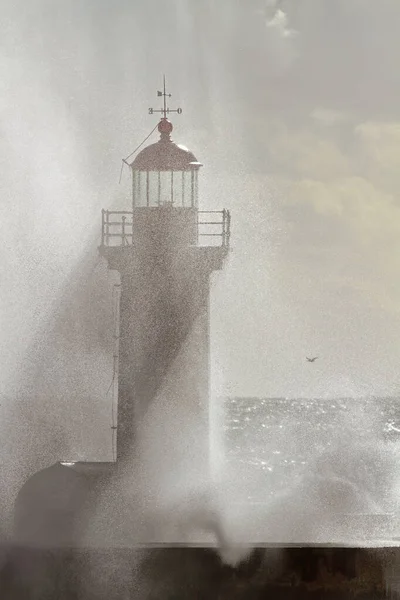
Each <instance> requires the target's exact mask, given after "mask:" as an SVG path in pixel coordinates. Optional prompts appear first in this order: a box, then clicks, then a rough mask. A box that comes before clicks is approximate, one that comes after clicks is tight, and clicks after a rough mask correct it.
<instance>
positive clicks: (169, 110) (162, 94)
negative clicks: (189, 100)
mask: <svg viewBox="0 0 400 600" xmlns="http://www.w3.org/2000/svg"><path fill="white" fill-rule="evenodd" d="M157 96H158V97H159V98H164V107H163V108H159V109H156V108H149V115H153V114H154V113H162V115H163V118H164V119H166V118H167V115H168V114H169V113H172V112H176V113H178V115H180V114H182V109H181V108H174V109H172V108H168V107H167V98H171V94H167V92H166V88H165V75H164V91H162V92H160V91H158V92H157Z"/></svg>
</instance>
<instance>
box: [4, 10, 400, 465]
mask: <svg viewBox="0 0 400 600" xmlns="http://www.w3.org/2000/svg"><path fill="white" fill-rule="evenodd" d="M0 5H1V10H2V15H3V18H2V24H1V25H0V28H1V32H0V33H1V35H0V163H1V173H2V177H1V180H0V198H1V199H0V233H1V239H2V243H1V245H0V261H1V265H2V277H1V280H0V286H1V294H0V335H1V340H2V344H1V347H0V360H1V364H2V369H1V375H0V392H1V394H2V398H3V399H2V402H1V406H0V412H1V413H2V422H3V423H4V424H5V425H4V430H3V436H5V437H6V438H7V440H9V443H10V444H11V446H12V447H14V446H15V447H17V446H18V448H19V450H18V452H21V456H22V455H24V456H25V458H24V460H25V459H26V454H27V452H28V451H29V453H31V454H32V455H34V454H35V452H36V453H37V452H43V453H44V454H43V456H42V457H41V460H43V461H44V462H45V461H46V460H47V459H48V457H47V455H45V452H44V451H43V450H42V449H41V448H42V439H43V436H44V435H45V436H52V439H54V440H55V441H54V444H53V446H51V445H50V446H51V447H52V448H53V449H54V447H56V448H57V452H59V453H60V452H64V453H65V454H66V457H68V456H67V455H68V453H72V452H73V454H74V458H79V457H86V458H90V457H97V458H101V457H104V456H106V455H107V456H109V453H110V448H109V442H108V441H107V442H105V441H104V440H108V439H109V426H110V423H109V419H110V412H111V409H110V397H109V396H107V389H108V388H109V384H110V380H111V378H112V367H111V361H110V355H111V353H112V333H113V325H112V323H113V315H112V309H113V306H112V299H111V294H112V286H113V283H115V281H114V280H113V278H112V275H110V274H109V273H108V272H107V269H106V267H105V265H104V264H103V263H102V262H101V261H100V259H99V257H98V254H97V248H96V247H97V244H98V236H99V234H100V211H101V208H112V207H117V208H124V207H127V208H128V207H129V194H130V181H129V174H128V173H127V172H124V173H123V177H122V181H121V184H119V182H118V180H119V173H120V167H121V159H122V158H123V157H125V156H127V155H128V154H129V153H130V152H131V151H132V150H133V149H134V148H135V147H136V146H137V145H138V144H139V143H140V142H141V141H142V140H143V138H144V137H145V136H146V135H147V134H148V133H149V132H150V131H151V129H152V128H153V127H154V125H155V124H156V123H155V121H154V118H153V117H151V116H149V115H148V107H149V106H152V105H154V104H155V103H156V102H157V96H156V91H157V89H158V88H159V87H160V85H161V81H162V75H163V73H165V74H166V75H167V82H168V86H169V88H170V91H171V93H172V94H173V96H172V98H171V105H172V103H175V104H176V105H177V106H178V105H179V106H182V108H183V114H182V115H180V116H176V118H175V119H174V127H175V128H174V139H175V140H176V141H177V142H180V143H184V144H185V145H186V146H188V147H189V148H190V149H191V150H192V151H193V152H194V153H195V155H196V156H197V157H198V159H199V160H200V161H201V162H202V163H204V167H203V168H202V171H201V180H200V202H201V207H202V208H203V209H217V208H218V209H219V208H224V207H225V208H228V209H230V210H231V215H232V238H231V243H232V252H231V254H230V256H229V259H228V261H227V264H226V266H225V269H224V270H223V272H221V273H219V274H218V275H216V276H215V277H213V286H212V370H213V372H212V375H213V393H214V394H222V395H223V394H231V395H238V396H263V397H265V396H289V397H301V396H308V397H309V396H318V397H332V396H350V397H352V396H360V395H374V394H376V395H387V394H397V393H398V391H399V387H400V377H399V376H398V364H399V362H400V343H399V341H398V339H399V334H400V310H399V308H400V303H399V301H400V284H399V282H398V281H399V280H398V277H397V275H398V271H399V269H400V261H399V256H400V252H399V250H400V235H399V234H400V219H399V216H400V215H399V213H400V209H399V202H398V199H397V194H398V190H399V186H400V175H399V170H398V168H397V163H398V159H399V158H400V114H399V113H400V108H399V103H398V96H399V92H400V75H399V73H398V68H397V58H398V55H399V52H400V40H399V39H398V30H399V25H400V5H399V3H398V2H397V0H381V1H380V2H379V3H377V2H376V1H372V0H286V1H285V0H283V1H282V2H275V1H274V0H270V1H268V2H265V0H263V1H261V0H247V1H246V2H242V1H241V0H240V1H239V0H218V2H217V1H215V0H214V1H213V0H200V1H199V0H171V1H170V2H164V0H149V1H147V2H146V3H143V2H139V0H136V1H135V0H130V1H128V0H114V1H113V2H111V0H107V1H105V0H85V1H84V2H79V3H78V2H74V1H72V0H66V1H64V2H63V3H55V2H54V1H52V0H30V2H29V4H26V3H25V2H24V3H22V2H18V1H15V0H14V1H13V2H11V1H9V0H1V2H0ZM152 141H155V140H152ZM309 355H314V356H318V357H319V358H318V360H317V361H316V362H315V363H313V364H309V363H307V362H306V360H305V357H306V356H309ZM71 390H73V392H71ZM21 416H22V418H20V417H21ZM15 420H17V422H18V428H15V427H14V428H11V429H10V428H9V427H8V423H15V422H16V421H15ZM27 422H28V423H29V425H26V424H25V423H27ZM32 423H35V427H34V428H33V429H32V428H30V425H31V424H32ZM32 431H33V432H34V433H32ZM10 432H11V433H10ZM21 440H22V442H21ZM35 448H36V450H35ZM39 448H40V449H41V450H40V451H39ZM5 468H6V467H5ZM7 468H11V467H7Z"/></svg>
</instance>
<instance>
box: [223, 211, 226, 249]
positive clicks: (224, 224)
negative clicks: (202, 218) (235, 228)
mask: <svg viewBox="0 0 400 600" xmlns="http://www.w3.org/2000/svg"><path fill="white" fill-rule="evenodd" d="M222 245H223V246H226V209H225V208H224V209H223V211H222Z"/></svg>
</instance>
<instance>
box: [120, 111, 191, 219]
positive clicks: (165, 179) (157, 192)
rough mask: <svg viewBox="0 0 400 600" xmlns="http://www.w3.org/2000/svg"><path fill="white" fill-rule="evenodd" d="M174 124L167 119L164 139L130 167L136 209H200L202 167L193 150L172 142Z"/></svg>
mask: <svg viewBox="0 0 400 600" xmlns="http://www.w3.org/2000/svg"><path fill="white" fill-rule="evenodd" d="M172 129H173V127H172V123H171V122H170V121H169V120H168V119H167V118H166V117H163V118H162V119H161V121H160V122H159V124H158V131H159V132H160V139H159V141H158V142H156V143H155V144H151V145H150V146H147V147H146V148H144V150H142V151H141V152H140V153H139V154H138V155H137V156H136V158H135V160H134V161H133V162H132V163H131V164H130V167H131V170H132V186H133V187H132V201H133V208H134V209H135V208H141V207H151V208H153V207H167V206H168V207H176V208H191V209H197V208H198V171H199V168H200V167H201V166H202V165H201V163H200V162H199V161H198V160H197V158H196V157H195V156H194V154H193V153H192V152H190V150H188V149H187V148H186V147H185V146H181V145H179V144H176V143H175V142H173V141H172V139H171V132H172Z"/></svg>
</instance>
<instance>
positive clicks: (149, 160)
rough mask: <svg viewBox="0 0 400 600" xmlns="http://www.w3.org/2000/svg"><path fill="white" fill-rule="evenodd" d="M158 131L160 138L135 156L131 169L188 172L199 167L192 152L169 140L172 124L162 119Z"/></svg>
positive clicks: (199, 164)
mask: <svg viewBox="0 0 400 600" xmlns="http://www.w3.org/2000/svg"><path fill="white" fill-rule="evenodd" d="M158 130H159V132H160V133H161V138H160V140H159V141H158V142H156V143H155V144H150V146H147V147H146V148H144V149H143V150H142V151H141V152H139V154H138V155H137V156H136V158H135V160H134V161H133V162H132V163H131V165H130V166H131V167H132V169H134V170H137V171H188V170H196V169H198V168H199V167H201V163H199V161H198V160H197V158H196V157H195V155H194V154H193V152H191V151H190V150H188V148H186V146H182V145H181V144H176V143H175V142H173V141H172V140H171V138H170V133H171V131H172V124H171V123H170V122H169V121H168V120H167V119H162V120H161V122H160V123H159V126H158Z"/></svg>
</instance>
